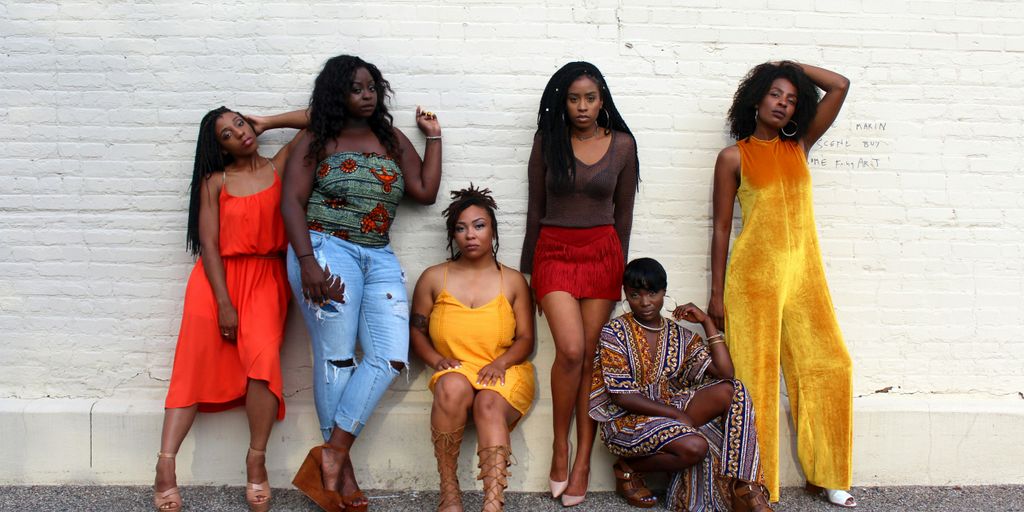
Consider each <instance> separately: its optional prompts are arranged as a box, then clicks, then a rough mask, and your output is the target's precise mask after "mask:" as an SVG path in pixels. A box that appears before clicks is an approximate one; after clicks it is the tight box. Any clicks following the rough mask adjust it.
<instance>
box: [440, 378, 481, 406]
mask: <svg viewBox="0 0 1024 512" xmlns="http://www.w3.org/2000/svg"><path fill="white" fill-rule="evenodd" d="M450 375H451V377H449V376H448V375H445V376H444V377H441V378H440V379H438V381H437V383H435V384H434V403H435V404H437V406H438V407H440V408H441V409H443V410H446V411H454V410H459V409H461V410H466V409H468V408H469V406H470V404H471V403H472V400H473V393H472V388H470V387H469V384H467V383H462V382H459V381H458V380H457V379H456V378H455V377H458V378H461V379H463V380H465V377H462V375H458V374H450Z"/></svg>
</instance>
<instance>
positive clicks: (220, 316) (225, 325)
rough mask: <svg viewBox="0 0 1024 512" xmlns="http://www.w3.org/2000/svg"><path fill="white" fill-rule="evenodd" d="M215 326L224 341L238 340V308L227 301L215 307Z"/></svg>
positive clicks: (233, 341)
mask: <svg viewBox="0 0 1024 512" xmlns="http://www.w3.org/2000/svg"><path fill="white" fill-rule="evenodd" d="M217 327H218V328H219V329H220V337H221V338H224V341H227V342H228V343H235V342H236V341H237V340H238V310H236V309H235V305H234V304H231V303H227V304H224V305H223V306H219V307H218V308H217Z"/></svg>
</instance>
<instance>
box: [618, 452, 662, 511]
mask: <svg viewBox="0 0 1024 512" xmlns="http://www.w3.org/2000/svg"><path fill="white" fill-rule="evenodd" d="M612 470H613V471H615V493H616V494H618V495H619V496H622V498H623V499H625V500H626V502H627V503H629V504H630V505H632V506H634V507H637V508H651V507H653V506H655V505H657V504H658V498H657V497H656V496H654V493H653V492H651V490H650V489H648V488H647V484H646V483H644V477H643V475H641V474H640V473H637V472H636V471H633V468H630V467H629V464H626V461H625V460H624V459H621V458H620V459H619V460H617V461H615V464H613V465H612Z"/></svg>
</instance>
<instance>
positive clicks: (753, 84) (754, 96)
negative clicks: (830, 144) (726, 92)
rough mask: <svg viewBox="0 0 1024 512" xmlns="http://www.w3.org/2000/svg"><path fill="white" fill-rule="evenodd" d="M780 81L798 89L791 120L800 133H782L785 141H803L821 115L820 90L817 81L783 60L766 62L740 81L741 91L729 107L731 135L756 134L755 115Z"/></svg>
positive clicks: (746, 135)
mask: <svg viewBox="0 0 1024 512" xmlns="http://www.w3.org/2000/svg"><path fill="white" fill-rule="evenodd" d="M776 78H785V79H786V80H789V82H790V83H792V84H793V86H794V87H796V91H797V93H796V94H797V99H796V111H795V112H794V113H793V117H792V118H791V121H793V122H795V123H796V133H794V134H793V135H786V134H784V133H780V134H779V136H780V137H782V139H783V140H799V139H800V138H802V137H803V136H804V134H805V133H807V127H808V125H810V124H811V121H812V120H813V119H814V115H815V114H816V113H817V112H818V89H817V87H815V85H814V82H811V79H810V78H807V75H806V74H805V73H804V70H803V69H800V66H798V65H796V64H794V63H793V62H790V61H785V60H784V61H782V62H780V63H778V64H773V63H771V62H765V63H764V64H759V65H757V66H755V67H754V69H751V70H750V72H749V73H747V76H745V77H744V78H743V80H742V81H740V86H739V88H737V89H736V94H735V95H734V96H733V98H732V106H731V107H729V116H728V119H729V135H731V136H732V137H733V138H734V139H736V140H740V139H745V138H747V137H750V136H751V135H753V134H754V129H755V128H756V127H757V121H756V120H755V118H754V114H755V112H756V111H757V105H758V104H759V103H761V100H762V99H764V96H765V95H766V94H768V90H769V89H770V88H771V86H772V82H774V81H775V79H776Z"/></svg>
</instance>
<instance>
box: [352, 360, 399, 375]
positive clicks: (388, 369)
mask: <svg viewBox="0 0 1024 512" xmlns="http://www.w3.org/2000/svg"><path fill="white" fill-rule="evenodd" d="M362 364H366V365H369V366H370V367H372V368H374V369H376V370H378V371H380V372H382V373H387V374H388V375H390V376H391V377H392V378H394V377H395V376H397V375H398V373H399V372H401V371H402V370H404V369H405V361H399V360H388V359H385V358H383V357H368V358H366V359H363V361H362Z"/></svg>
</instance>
